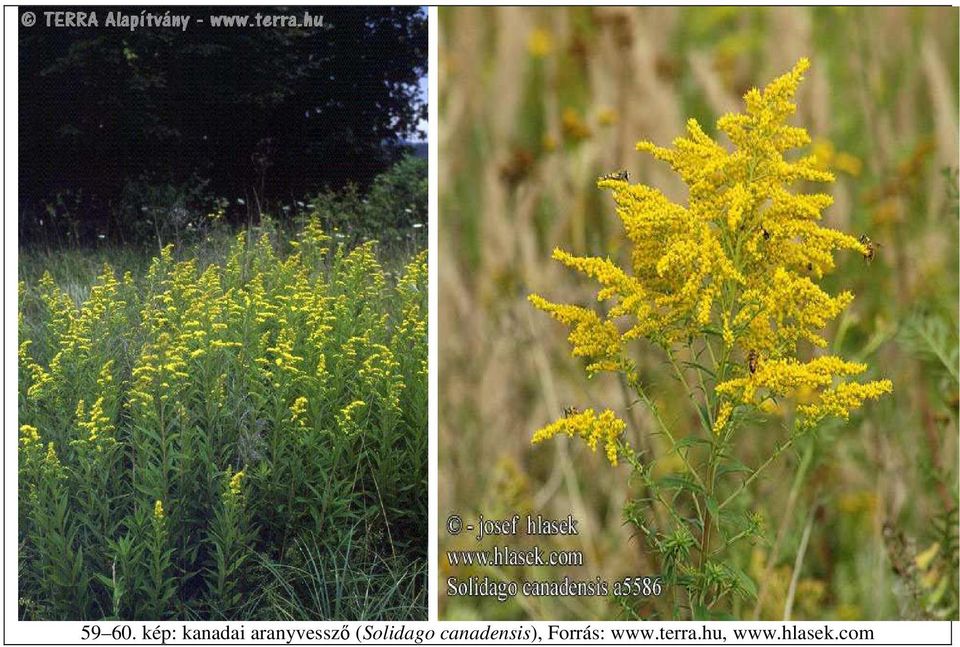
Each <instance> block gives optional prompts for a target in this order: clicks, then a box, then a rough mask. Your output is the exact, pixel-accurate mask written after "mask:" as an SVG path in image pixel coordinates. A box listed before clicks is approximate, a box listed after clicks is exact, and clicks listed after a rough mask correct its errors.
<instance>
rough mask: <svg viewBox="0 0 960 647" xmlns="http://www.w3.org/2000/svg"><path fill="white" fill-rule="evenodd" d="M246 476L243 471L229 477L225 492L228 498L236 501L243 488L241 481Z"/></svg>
mask: <svg viewBox="0 0 960 647" xmlns="http://www.w3.org/2000/svg"><path fill="white" fill-rule="evenodd" d="M244 476H246V474H245V473H244V471H243V470H240V471H239V472H237V473H236V474H234V475H233V476H231V477H230V482H229V483H228V484H227V491H228V492H229V493H230V496H231V497H233V498H234V499H236V498H237V497H239V496H240V494H241V491H242V488H243V479H244Z"/></svg>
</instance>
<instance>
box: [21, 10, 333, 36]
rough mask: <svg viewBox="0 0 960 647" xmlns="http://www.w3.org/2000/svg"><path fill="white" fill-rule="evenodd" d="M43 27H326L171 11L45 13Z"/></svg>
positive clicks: (312, 17) (316, 19) (307, 18)
mask: <svg viewBox="0 0 960 647" xmlns="http://www.w3.org/2000/svg"><path fill="white" fill-rule="evenodd" d="M20 23H21V24H22V25H23V26H24V27H32V26H33V25H34V24H35V23H36V16H35V14H34V13H33V12H32V11H27V12H25V13H23V14H22V15H21V17H20ZM43 24H44V25H46V26H47V27H55V28H74V27H106V28H113V29H127V30H130V31H136V30H138V29H179V30H180V31H186V30H187V28H188V27H190V25H205V24H206V25H209V26H210V27H213V28H223V29H242V28H244V27H249V28H287V27H294V28H311V27H323V16H321V15H317V14H311V13H310V12H309V11H304V12H303V13H302V14H297V15H293V14H270V13H262V12H259V11H258V12H255V13H249V14H211V15H209V16H207V17H206V18H204V17H201V16H195V15H188V14H178V13H174V12H171V11H163V12H155V11H146V10H143V11H140V12H139V13H132V12H125V11H105V12H104V11H102V12H99V13H98V12H96V11H44V12H43Z"/></svg>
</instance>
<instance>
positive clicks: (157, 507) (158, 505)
mask: <svg viewBox="0 0 960 647" xmlns="http://www.w3.org/2000/svg"><path fill="white" fill-rule="evenodd" d="M163 517H164V513H163V502H162V501H161V500H160V499H157V500H156V502H155V503H154V504H153V518H154V519H156V520H157V521H163Z"/></svg>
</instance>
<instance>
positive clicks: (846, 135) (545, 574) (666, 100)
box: [438, 7, 958, 620]
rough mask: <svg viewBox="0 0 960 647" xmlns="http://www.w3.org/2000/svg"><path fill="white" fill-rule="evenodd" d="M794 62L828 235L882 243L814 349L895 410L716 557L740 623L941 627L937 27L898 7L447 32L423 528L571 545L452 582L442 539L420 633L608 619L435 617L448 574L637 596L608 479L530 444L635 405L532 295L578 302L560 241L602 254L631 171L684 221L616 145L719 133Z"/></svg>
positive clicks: (839, 447) (670, 406) (946, 555)
mask: <svg viewBox="0 0 960 647" xmlns="http://www.w3.org/2000/svg"><path fill="white" fill-rule="evenodd" d="M801 56H807V57H809V58H810V59H811V61H812V63H813V67H812V69H811V71H810V72H809V73H808V74H807V80H806V81H805V82H804V84H803V85H802V87H801V89H800V94H799V97H798V104H799V113H798V116H797V117H796V118H795V120H794V123H797V124H798V125H802V126H804V127H806V128H807V129H808V130H809V132H810V133H811V136H812V137H813V140H814V141H813V144H812V146H813V149H814V150H815V152H816V153H817V155H818V157H819V158H820V159H821V160H822V164H823V166H824V167H826V168H829V169H830V170H832V171H833V172H834V173H835V175H836V176H837V182H836V183H835V184H833V185H831V186H830V187H829V189H828V190H829V191H831V192H832V194H833V197H834V199H835V203H834V205H833V206H832V207H831V208H829V209H828V210H827V212H826V217H825V220H826V222H825V224H826V225H827V226H830V227H833V228H836V229H841V230H843V231H846V232H849V233H852V234H854V235H858V236H859V235H861V234H866V235H868V236H869V237H870V238H871V239H872V240H874V241H876V242H877V243H879V245H880V246H879V248H878V254H877V257H876V258H875V259H874V260H873V261H872V262H870V263H868V262H866V261H865V260H864V259H863V258H862V257H860V256H859V255H855V254H848V255H844V256H841V257H839V258H838V259H837V260H838V268H837V271H836V272H835V273H834V274H832V275H831V276H829V277H827V278H826V279H825V286H826V287H827V289H828V290H829V291H831V292H836V291H838V290H839V289H849V290H852V291H853V292H854V293H855V294H856V295H857V298H856V300H855V301H854V303H853V305H852V306H851V307H850V308H849V309H848V310H847V311H846V313H845V314H844V315H842V316H841V317H840V319H839V320H838V322H837V324H836V326H835V327H834V329H833V330H831V331H829V335H828V338H830V339H833V340H834V342H833V347H834V350H836V351H838V352H840V353H841V354H842V355H844V356H847V357H850V358H853V359H856V360H862V361H867V362H868V363H869V364H870V366H871V367H872V371H871V372H872V375H871V376H870V377H876V376H883V377H889V378H891V379H892V380H893V382H894V395H893V397H888V398H885V399H884V400H882V401H880V402H878V403H872V404H870V405H868V406H867V407H865V408H864V409H863V410H862V411H860V412H858V413H857V414H856V415H855V416H853V417H852V418H851V420H850V422H849V424H846V425H839V426H836V427H834V428H831V429H830V430H827V431H824V432H822V433H821V434H820V435H819V436H818V437H817V438H816V439H815V440H814V441H812V442H810V443H809V444H808V445H806V446H805V447H803V448H801V450H800V451H799V452H797V453H794V454H789V455H786V456H785V457H784V458H782V459H781V460H780V462H779V463H778V464H777V465H775V466H774V467H773V468H772V469H771V471H769V472H768V473H767V474H766V475H765V477H764V478H761V479H760V480H758V481H757V482H756V483H755V484H754V486H753V487H752V490H753V494H754V499H753V501H751V502H750V506H751V507H752V508H753V509H754V510H756V511H758V512H760V513H761V514H762V515H763V517H764V519H765V520H766V527H767V537H768V541H767V542H766V543H762V544H758V545H756V546H753V547H748V548H747V549H746V550H745V551H744V553H743V554H740V555H737V556H736V559H737V560H738V562H739V564H738V565H739V566H740V567H741V568H743V569H744V570H745V571H746V572H748V573H749V574H750V576H751V577H752V579H753V580H754V581H755V582H757V583H758V595H757V598H756V599H754V600H751V601H749V602H747V603H744V604H742V605H741V606H740V608H738V609H737V610H736V613H737V615H738V616H739V617H742V618H745V619H750V618H760V619H778V618H782V617H784V615H785V611H786V610H789V613H790V614H791V615H792V617H793V618H794V619H837V620H845V619H850V620H852V619H870V620H889V619H897V618H937V617H948V618H956V617H957V517H956V509H957V490H958V488H957V478H958V477H957V456H958V442H957V441H958V434H957V407H958V381H957V374H958V351H957V346H958V344H957V331H958V322H957V316H958V299H957V295H958V242H957V241H958V198H957V193H958V190H957V172H958V133H957V127H958V126H957V119H958V83H957V79H958V69H957V68H958V11H957V9H955V8H905V7H900V8H895V7H887V8H865V9H860V8H830V7H816V8H725V7H712V8H673V9H627V8H586V7H579V8H565V9H550V10H547V9H536V8H449V7H444V8H441V9H440V69H439V74H440V77H439V87H440V133H439V134H440V144H439V145H440V156H439V159H440V169H439V177H440V178H441V182H440V188H439V190H440V214H439V226H440V231H439V237H440V250H441V253H440V254H439V255H438V256H439V262H440V270H439V277H440V286H439V287H440V313H439V321H440V331H439V340H440V384H441V387H440V405H439V406H440V472H439V473H440V481H441V487H440V511H441V514H440V519H441V520H443V519H445V518H446V516H447V515H448V514H450V513H453V512H456V513H459V514H462V515H464V518H465V519H467V518H473V519H476V515H477V514H478V513H482V514H483V515H484V516H485V517H488V518H494V517H496V516H498V515H509V514H513V513H515V512H516V513H520V514H524V513H527V512H533V513H540V514H544V515H545V516H554V517H564V516H566V515H567V514H568V513H571V512H572V513H573V514H574V515H576V516H577V517H578V518H579V519H580V520H581V521H580V535H579V536H575V537H567V538H563V537H557V538H553V539H543V538H541V539H540V540H539V542H538V543H539V545H540V546H542V547H543V548H544V549H546V550H551V549H579V550H582V551H583V552H584V559H585V562H586V565H585V566H583V567H580V568H570V569H553V570H547V569H537V568H513V569H511V568H507V569H502V570H500V569H479V568H474V569H465V568H457V569H452V568H450V567H449V565H448V564H447V563H446V562H445V554H444V551H445V550H451V549H467V548H474V547H477V544H476V542H475V541H473V540H472V539H471V538H469V537H467V535H469V533H464V535H461V536H460V537H457V538H452V537H450V536H449V535H448V534H447V533H446V531H445V530H444V529H443V528H441V529H440V536H441V547H440V548H441V552H440V555H441V564H440V580H441V582H440V584H441V586H440V608H441V617H445V618H457V619H469V618H483V619H488V620H494V619H514V618H540V619H544V618H550V619H577V618H581V619H607V618H616V617H624V612H623V609H622V608H621V607H620V605H618V604H617V602H616V601H614V600H612V599H609V598H527V599H522V598H517V599H512V600H509V601H507V602H505V603H500V602H497V601H496V600H493V599H478V598H447V596H446V586H445V582H446V579H447V578H448V577H451V576H455V577H458V578H461V579H464V578H466V577H469V576H471V575H477V576H479V577H483V576H488V577H490V578H491V579H520V580H522V579H528V580H530V579H559V578H562V577H563V576H564V575H569V576H570V577H572V578H575V579H592V578H593V577H594V576H596V575H601V576H603V577H604V578H606V579H609V580H613V579H616V578H618V577H624V576H636V575H653V574H655V573H651V572H649V569H648V566H647V562H646V558H645V555H644V554H643V549H642V544H641V542H640V541H639V540H638V538H636V537H633V536H631V531H630V529H629V528H628V526H627V525H625V524H624V521H623V518H622V513H621V510H622V507H623V503H624V501H625V500H626V499H627V497H628V492H629V484H628V482H627V476H628V471H627V468H625V467H621V468H619V469H616V470H613V469H610V468H609V467H608V466H606V464H605V458H604V457H603V456H602V455H594V454H592V453H591V452H590V451H589V450H588V449H586V448H585V447H583V446H582V444H581V445H578V444H574V443H569V444H568V443H566V442H563V441H562V439H561V441H560V442H555V443H551V444H549V445H544V446H541V447H537V448H535V449H534V448H532V447H531V446H530V436H531V434H532V432H533V431H534V430H535V429H537V428H539V427H541V426H542V425H543V424H544V423H546V422H548V421H550V420H553V419H555V418H557V417H559V416H560V415H562V410H563V408H564V407H566V406H579V407H587V406H593V407H597V406H600V405H603V406H610V407H611V408H614V409H615V410H618V411H619V412H620V413H623V412H625V411H626V410H627V408H628V407H629V405H630V401H629V399H627V398H626V397H625V396H624V394H623V392H622V391H621V390H620V387H619V385H618V383H617V382H616V381H614V380H612V379H611V380H606V379H602V378H600V377H598V378H596V379H595V380H593V381H592V382H588V381H587V380H586V379H584V377H583V372H582V367H581V366H580V365H579V362H578V361H577V360H575V359H571V357H570V355H569V352H568V344H567V343H566V340H565V336H566V333H567V331H566V329H565V328H564V327H563V326H560V325H557V324H555V323H554V322H552V321H550V320H549V319H548V318H547V317H546V316H544V315H542V314H540V313H537V312H535V311H534V310H533V308H532V307H531V306H529V305H528V303H527V302H526V296H527V294H528V293H530V292H531V291H536V292H539V293H541V294H543V295H544V296H546V297H547V298H551V299H557V300H561V301H566V302H571V301H572V302H581V303H586V302H588V301H589V300H590V298H591V284H590V282H589V281H586V280H583V279H582V277H579V276H577V275H576V274H575V273H574V272H571V271H568V270H565V269H564V268H563V267H561V266H560V265H559V264H558V263H554V262H552V261H550V260H549V256H550V252H551V250H552V249H553V247H555V246H561V247H564V248H565V249H568V250H569V251H571V252H573V253H575V254H579V255H586V254H589V255H607V254H610V255H611V256H612V257H614V258H617V257H622V255H623V253H624V243H625V239H624V237H623V235H622V232H621V230H620V227H619V221H618V220H617V218H616V216H615V214H614V210H613V203H612V201H611V200H609V198H608V197H607V196H606V194H605V193H603V192H601V191H599V190H597V189H596V188H595V182H596V178H597V177H598V176H599V175H601V174H604V173H609V172H611V171H615V170H618V169H621V168H624V169H627V170H628V171H629V172H630V173H631V181H634V182H637V181H639V182H643V183H646V184H650V185H652V186H655V187H657V188H659V189H661V190H663V191H664V192H665V193H666V194H667V195H668V197H670V198H671V199H674V200H678V201H683V199H684V196H683V193H682V186H680V185H679V183H678V180H677V179H676V178H675V177H674V176H672V175H671V173H670V170H669V168H668V167H667V166H666V165H665V164H659V163H656V162H655V161H653V160H652V159H651V158H648V157H645V156H643V155H641V154H639V153H637V152H636V151H635V150H634V144H635V143H636V141H637V140H639V139H649V140H652V141H653V142H655V143H658V144H661V145H666V144H668V143H669V142H670V141H672V139H673V138H674V137H676V136H677V135H680V134H681V131H682V129H683V124H684V121H685V120H686V118H687V117H691V116H692V117H696V118H697V119H698V120H699V121H700V122H701V124H702V125H703V126H704V128H705V129H706V130H707V131H708V132H709V133H711V134H713V123H714V121H715V119H716V118H717V117H718V116H720V115H721V114H723V113H725V112H729V111H736V110H739V109H740V105H741V102H740V97H741V96H742V95H743V93H744V92H746V91H747V90H748V89H749V88H751V87H753V86H762V85H764V84H765V83H767V82H768V81H770V80H771V79H773V78H774V77H775V76H777V75H779V74H781V73H783V72H785V71H786V70H788V69H789V68H790V67H791V66H792V65H793V64H794V63H795V62H796V60H797V59H798V58H799V57H801ZM636 352H637V358H638V361H639V363H640V365H641V366H643V367H644V370H645V372H646V373H645V376H646V379H647V382H648V384H650V385H651V386H652V389H651V390H652V391H654V392H655V393H656V394H657V396H656V399H657V401H658V402H659V403H660V405H661V409H663V410H666V411H668V412H669V413H670V415H672V416H673V417H674V420H673V422H676V421H683V420H684V419H685V418H689V419H690V420H691V424H690V425H689V426H688V427H689V428H691V429H693V428H694V426H695V425H694V424H693V418H692V416H694V415H695V413H694V412H693V411H688V410H686V409H685V408H684V407H683V406H681V405H678V404H677V403H679V402H681V399H682V398H681V392H680V390H679V389H677V388H676V387H675V385H674V383H673V382H672V380H671V379H670V377H669V375H668V372H669V369H668V368H667V367H666V366H665V365H664V363H663V361H662V359H661V358H659V357H657V356H655V355H653V354H652V353H649V352H645V349H644V348H643V347H642V346H640V345H638V346H637V347H636ZM631 416H632V417H633V418H634V419H635V420H636V421H637V425H636V427H635V428H632V429H629V430H628V432H627V433H628V436H627V438H628V439H629V440H631V441H634V442H635V441H636V440H637V439H638V438H640V437H641V436H643V435H644V434H647V436H648V437H647V438H646V440H645V442H649V443H652V444H653V445H655V446H662V444H661V441H660V440H659V439H657V438H655V437H652V435H651V434H649V432H650V431H651V430H652V429H653V425H652V424H651V423H650V420H649V415H648V414H647V412H645V411H641V410H640V408H639V407H635V408H634V409H633V410H632V411H631ZM778 440H780V439H779V438H777V437H776V434H772V433H766V434H765V433H764V430H763V429H762V428H757V429H755V430H753V432H752V433H750V434H744V435H742V436H741V439H740V442H739V447H738V450H737V451H738V458H740V459H741V460H742V462H744V463H745V464H747V465H756V464H757V463H758V459H757V457H763V456H766V455H768V454H769V452H770V450H771V448H772V447H773V445H774V444H775V443H776V442H777V441H778ZM600 454H602V452H601V453H600ZM804 534H807V535H808V541H807V543H806V545H805V547H804V548H805V549H804V550H803V551H802V555H801V558H800V559H798V554H799V553H801V550H800V548H801V543H802V538H803V536H804ZM528 541H529V540H527V539H526V538H518V539H517V540H516V542H513V544H514V545H516V546H517V547H521V546H522V545H523V544H524V543H525V542H528ZM492 545H493V543H491V542H489V541H488V542H484V544H482V545H481V547H490V546H492ZM797 565H799V568H796V566H797ZM657 611H658V609H657V604H656V602H655V601H652V602H650V604H649V607H648V608H644V607H642V606H641V608H639V609H633V610H632V612H639V613H640V614H641V615H643V614H645V613H649V614H655V613H657Z"/></svg>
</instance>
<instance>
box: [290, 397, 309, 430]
mask: <svg viewBox="0 0 960 647" xmlns="http://www.w3.org/2000/svg"><path fill="white" fill-rule="evenodd" d="M307 404H308V401H307V398H305V397H304V396H302V395H301V396H300V397H299V398H297V399H296V400H294V401H293V404H292V405H290V422H292V423H293V424H294V425H296V426H297V427H306V426H307Z"/></svg>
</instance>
